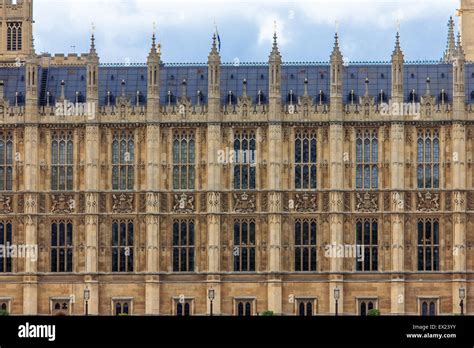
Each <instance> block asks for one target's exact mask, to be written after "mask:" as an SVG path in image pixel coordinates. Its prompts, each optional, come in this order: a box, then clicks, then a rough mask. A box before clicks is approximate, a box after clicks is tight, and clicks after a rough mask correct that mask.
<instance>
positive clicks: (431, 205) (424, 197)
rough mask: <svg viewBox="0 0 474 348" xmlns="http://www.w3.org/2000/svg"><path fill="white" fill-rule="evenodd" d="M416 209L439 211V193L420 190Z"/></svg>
mask: <svg viewBox="0 0 474 348" xmlns="http://www.w3.org/2000/svg"><path fill="white" fill-rule="evenodd" d="M417 201H418V203H417V205H416V210H418V211H438V210H439V194H438V193H431V192H425V193H421V192H418V194H417Z"/></svg>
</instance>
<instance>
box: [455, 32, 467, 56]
mask: <svg viewBox="0 0 474 348" xmlns="http://www.w3.org/2000/svg"><path fill="white" fill-rule="evenodd" d="M456 57H457V58H462V59H464V58H465V54H464V49H463V48H462V40H461V33H460V32H458V41H457V44H456Z"/></svg>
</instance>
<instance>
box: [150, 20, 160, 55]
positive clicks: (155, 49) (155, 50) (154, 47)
mask: <svg viewBox="0 0 474 348" xmlns="http://www.w3.org/2000/svg"><path fill="white" fill-rule="evenodd" d="M160 48H161V46H160V44H159V43H158V44H157V43H156V24H155V22H153V35H152V36H151V48H150V53H149V54H148V61H149V62H155V63H159V62H160V54H161V52H160V51H161V49H160Z"/></svg>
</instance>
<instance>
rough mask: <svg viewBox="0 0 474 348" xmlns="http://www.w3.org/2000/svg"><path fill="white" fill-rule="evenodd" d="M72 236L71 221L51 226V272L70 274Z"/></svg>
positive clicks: (56, 222) (55, 223) (55, 222)
mask: <svg viewBox="0 0 474 348" xmlns="http://www.w3.org/2000/svg"><path fill="white" fill-rule="evenodd" d="M72 238H73V236H72V222H71V221H54V222H53V223H52V224H51V272H72V261H73V239H72Z"/></svg>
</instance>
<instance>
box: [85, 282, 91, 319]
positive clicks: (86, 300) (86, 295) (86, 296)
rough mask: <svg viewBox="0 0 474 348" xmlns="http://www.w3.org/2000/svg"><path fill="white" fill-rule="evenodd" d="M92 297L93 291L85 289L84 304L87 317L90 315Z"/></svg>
mask: <svg viewBox="0 0 474 348" xmlns="http://www.w3.org/2000/svg"><path fill="white" fill-rule="evenodd" d="M90 297H91V291H90V290H89V288H87V287H86V288H85V289H84V302H85V303H86V316H88V315H89V299H90Z"/></svg>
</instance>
